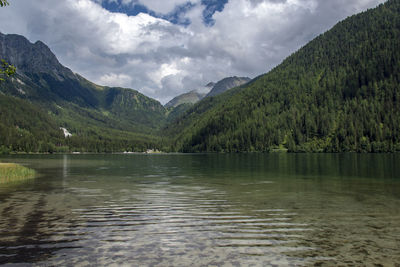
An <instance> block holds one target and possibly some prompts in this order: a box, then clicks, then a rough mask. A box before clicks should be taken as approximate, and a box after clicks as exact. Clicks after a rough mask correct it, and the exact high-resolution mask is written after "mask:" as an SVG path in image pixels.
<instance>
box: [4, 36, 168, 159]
mask: <svg viewBox="0 0 400 267" xmlns="http://www.w3.org/2000/svg"><path fill="white" fill-rule="evenodd" d="M0 58H2V59H5V60H6V61H7V62H8V63H10V64H13V65H14V66H16V67H17V74H16V75H15V76H13V77H11V78H7V79H6V80H5V81H4V82H2V83H1V84H0V95H1V96H2V98H5V97H7V99H13V101H14V102H15V103H16V105H26V107H34V108H35V109H36V110H39V111H38V112H39V113H41V114H42V113H43V114H48V116H47V117H46V120H51V122H50V121H49V125H57V127H56V130H57V129H58V127H64V128H67V129H68V131H70V132H71V133H72V134H73V137H72V138H68V139H66V140H58V141H57V143H58V144H59V145H60V146H70V148H71V149H72V148H75V149H78V150H84V151H93V152H96V151H105V150H107V151H113V150H119V151H121V149H125V148H126V149H131V150H132V149H133V150H143V149H146V148H147V147H148V146H150V147H152V146H155V143H156V142H157V138H158V137H156V136H155V133H156V132H157V131H158V129H159V128H160V126H162V125H163V124H164V123H165V120H166V115H165V114H166V109H165V108H164V107H163V106H162V105H161V104H160V103H159V102H158V101H156V100H154V99H151V98H148V97H146V96H144V95H143V94H141V93H139V92H138V91H135V90H132V89H126V88H115V87H105V86H99V85H96V84H94V83H92V82H90V81H88V80H86V79H85V78H83V77H81V76H80V75H78V74H75V73H73V72H72V71H71V70H70V69H68V68H66V67H64V66H63V65H61V64H60V63H59V61H58V60H57V58H56V56H55V55H54V54H53V53H52V52H51V51H50V49H49V48H48V47H47V46H46V45H45V44H44V43H42V42H40V41H38V42H36V43H34V44H32V43H30V42H29V41H28V40H27V39H26V38H25V37H23V36H20V35H15V34H9V35H4V34H0ZM17 99H18V100H17ZM0 112H1V114H0V115H1V116H0V121H1V122H3V125H6V124H4V122H6V121H7V124H10V123H11V124H15V125H14V126H17V124H18V122H17V120H18V118H14V117H13V118H12V119H11V117H5V116H6V115H5V114H9V112H7V111H6V107H5V106H3V105H2V106H1V107H0ZM8 116H10V115H8ZM10 120H11V122H10ZM12 120H13V121H12ZM32 127H33V126H32ZM32 127H30V126H29V127H28V126H26V127H25V130H27V131H28V132H29V130H28V129H30V128H32ZM19 128H21V127H19ZM33 128H34V127H33ZM33 128H32V129H33ZM10 131H11V130H10ZM58 131H60V130H58ZM30 134H32V133H30ZM35 138H37V140H36V141H37V143H39V142H42V141H43V140H41V139H46V140H47V137H45V136H42V137H41V136H36V137H35ZM10 142H11V141H10V140H9V142H8V143H7V142H6V143H2V144H3V145H4V146H6V147H13V146H15V142H16V140H13V141H12V142H11V143H10ZM46 142H48V141H46ZM49 144H53V145H54V144H55V143H54V142H49ZM26 149H27V151H31V150H30V149H29V148H26ZM21 150H23V149H22V148H21ZM33 151H34V150H33Z"/></svg>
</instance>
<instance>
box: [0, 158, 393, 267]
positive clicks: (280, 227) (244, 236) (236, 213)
mask: <svg viewBox="0 0 400 267" xmlns="http://www.w3.org/2000/svg"><path fill="white" fill-rule="evenodd" d="M12 160H13V161H16V162H20V163H24V164H28V165H29V164H30V165H31V166H35V167H36V168H37V169H38V170H39V172H40V173H41V177H40V178H39V179H36V180H34V181H33V182H30V183H26V184H24V185H20V186H17V187H14V188H5V187H3V188H0V214H1V218H0V229H1V230H0V264H4V263H37V264H39V265H56V264H62V265H78V264H81V265H96V264H100V265H109V264H128V265H153V264H154V265H160V266H188V265H195V266H203V265H216V266H222V265H224V264H228V265H246V266H247V265H251V264H254V265H256V266H266V265H273V264H275V265H281V266H287V265H298V266H308V265H312V264H317V265H324V264H325V265H326V266H331V265H336V264H353V265H359V264H366V263H367V264H371V265H372V264H380V263H389V264H390V263H393V262H399V261H400V258H399V256H398V253H397V252H398V247H399V244H400V243H399V241H400V240H399V237H398V233H399V230H400V226H399V219H400V215H399V214H400V210H399V207H400V206H399V204H400V200H399V190H400V188H399V181H400V180H399V178H400V176H399V173H400V170H399V167H398V166H399V165H398V163H400V161H399V156H398V155H396V154H394V155H357V154H354V155H353V154H343V155H341V154H335V155H325V154H324V155H318V154H312V155H287V154H267V155H263V154H254V155H151V156H150V155H60V156H19V157H14V158H13V159H12Z"/></svg>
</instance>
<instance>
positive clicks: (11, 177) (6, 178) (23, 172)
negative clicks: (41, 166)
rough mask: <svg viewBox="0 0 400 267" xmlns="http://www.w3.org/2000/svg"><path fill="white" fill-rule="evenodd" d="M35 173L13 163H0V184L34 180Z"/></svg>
mask: <svg viewBox="0 0 400 267" xmlns="http://www.w3.org/2000/svg"><path fill="white" fill-rule="evenodd" d="M35 175H36V172H35V171H34V170H32V169H29V168H26V167H24V166H21V165H18V164H15V163H0V184H4V183H10V182H15V181H22V180H26V179H30V178H34V177H35Z"/></svg>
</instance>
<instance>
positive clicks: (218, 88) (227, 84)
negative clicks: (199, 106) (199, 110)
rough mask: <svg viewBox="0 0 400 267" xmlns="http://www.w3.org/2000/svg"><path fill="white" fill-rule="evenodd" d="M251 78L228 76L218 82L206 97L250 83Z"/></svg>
mask: <svg viewBox="0 0 400 267" xmlns="http://www.w3.org/2000/svg"><path fill="white" fill-rule="evenodd" d="M250 80H251V79H250V78H248V77H236V76H234V77H227V78H225V79H222V80H221V81H219V82H217V83H216V84H215V85H214V86H213V88H212V89H211V91H210V92H209V93H208V94H207V95H206V97H210V96H216V95H219V94H222V93H224V92H226V91H227V90H229V89H232V88H234V87H238V86H241V85H243V84H245V83H248V82H249V81H250Z"/></svg>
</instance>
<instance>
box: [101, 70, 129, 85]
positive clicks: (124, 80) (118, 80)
mask: <svg viewBox="0 0 400 267" xmlns="http://www.w3.org/2000/svg"><path fill="white" fill-rule="evenodd" d="M100 82H101V84H103V85H108V86H114V87H129V86H130V85H131V82H132V78H131V77H129V76H128V75H126V74H116V73H110V74H104V75H103V76H101V77H100Z"/></svg>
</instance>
